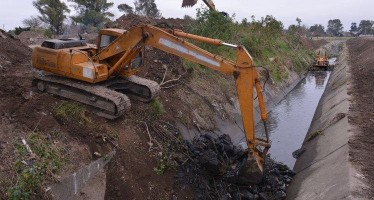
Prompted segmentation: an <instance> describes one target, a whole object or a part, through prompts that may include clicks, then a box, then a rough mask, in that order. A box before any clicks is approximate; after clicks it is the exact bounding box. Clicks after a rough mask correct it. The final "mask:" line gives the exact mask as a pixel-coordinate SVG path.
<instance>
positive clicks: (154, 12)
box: [118, 0, 161, 18]
mask: <svg viewBox="0 0 374 200" xmlns="http://www.w3.org/2000/svg"><path fill="white" fill-rule="evenodd" d="M118 10H119V11H121V12H124V13H125V14H134V13H135V14H137V15H140V16H147V17H151V18H160V17H161V12H160V10H158V8H157V5H156V3H155V0H136V1H134V8H133V7H131V6H130V5H128V4H125V3H123V4H119V5H118ZM134 10H135V11H134Z"/></svg>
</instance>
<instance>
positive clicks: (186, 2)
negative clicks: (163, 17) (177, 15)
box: [182, 0, 197, 7]
mask: <svg viewBox="0 0 374 200" xmlns="http://www.w3.org/2000/svg"><path fill="white" fill-rule="evenodd" d="M196 3H197V0H183V2H182V7H192V6H194V5H195V4H196Z"/></svg>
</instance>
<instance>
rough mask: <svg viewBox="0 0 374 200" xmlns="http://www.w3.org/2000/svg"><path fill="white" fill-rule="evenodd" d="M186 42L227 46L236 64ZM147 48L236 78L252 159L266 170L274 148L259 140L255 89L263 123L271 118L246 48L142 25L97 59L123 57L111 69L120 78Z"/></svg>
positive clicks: (112, 45) (105, 49)
mask: <svg viewBox="0 0 374 200" xmlns="http://www.w3.org/2000/svg"><path fill="white" fill-rule="evenodd" d="M182 38H187V39H191V40H194V41H199V42H205V43H209V44H212V45H216V46H221V45H226V46H229V47H232V48H235V49H236V51H237V58H236V61H235V62H234V61H231V60H228V59H226V58H223V57H221V56H218V55H215V54H212V53H210V52H208V51H205V50H203V49H201V48H200V47H197V46H196V45H193V44H191V43H189V42H187V41H186V40H184V39H182ZM143 46H151V47H154V48H157V49H160V50H162V51H165V52H167V53H170V54H174V55H176V56H179V57H182V58H185V59H188V60H190V61H192V62H195V63H198V64H200V65H203V66H205V67H208V68H210V69H213V70H215V71H219V72H221V73H224V74H229V75H233V76H234V77H235V84H236V89H237V94H238V99H239V103H240V110H241V114H242V120H243V127H244V132H245V136H246V141H247V145H248V149H249V157H250V158H255V159H256V161H257V165H258V167H259V169H260V170H261V171H262V170H263V164H264V159H265V156H266V154H267V151H268V149H269V148H270V142H269V140H268V139H267V140H262V139H259V138H256V137H255V131H254V130H255V129H254V117H253V101H254V100H253V99H254V98H253V93H254V91H253V88H254V87H255V88H256V92H257V96H258V101H259V106H260V110H261V119H262V120H263V121H266V119H267V114H266V110H265V103H264V99H263V95H262V88H261V85H260V80H259V77H258V73H257V71H256V67H255V66H254V63H253V59H252V57H251V55H250V54H249V53H248V51H247V50H246V49H245V48H244V47H243V46H237V45H232V44H227V43H224V42H222V41H221V40H218V39H211V38H206V37H202V36H197V35H193V34H188V33H184V32H182V31H180V30H164V29H160V28H157V27H154V26H150V25H141V26H139V27H135V28H132V29H130V30H129V31H127V32H125V33H124V34H123V35H121V36H119V37H118V38H117V39H116V40H115V41H113V42H112V43H111V44H110V45H109V46H107V47H106V48H104V49H102V50H101V51H100V52H99V53H98V55H97V57H98V58H100V60H102V61H105V59H107V58H110V57H113V56H118V55H122V56H121V57H120V59H118V61H117V63H115V64H114V65H113V66H112V67H111V68H110V69H109V75H108V76H111V75H113V73H114V72H118V73H120V74H126V73H122V72H123V71H126V69H125V66H127V64H128V63H129V62H130V61H131V60H132V59H133V58H134V57H135V56H136V55H137V54H138V53H139V51H140V49H141V48H142V47H143Z"/></svg>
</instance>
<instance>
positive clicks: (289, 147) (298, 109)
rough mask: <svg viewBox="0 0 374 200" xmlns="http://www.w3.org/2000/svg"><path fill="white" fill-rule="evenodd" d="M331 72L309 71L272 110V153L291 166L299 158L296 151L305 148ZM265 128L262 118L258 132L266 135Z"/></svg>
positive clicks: (270, 121)
mask: <svg viewBox="0 0 374 200" xmlns="http://www.w3.org/2000/svg"><path fill="white" fill-rule="evenodd" d="M329 76H330V72H329V71H311V72H309V73H308V74H307V75H306V77H305V78H304V79H303V80H302V81H301V82H300V83H299V84H298V85H297V86H296V87H295V88H294V89H293V90H292V91H291V92H290V93H289V94H287V95H286V96H285V98H284V99H283V100H282V101H280V102H279V103H278V105H277V106H276V107H275V108H274V109H273V110H272V111H271V112H269V114H268V118H269V119H268V121H267V127H268V131H269V135H270V140H271V141H272V146H271V148H270V156H271V157H272V158H274V159H275V160H277V161H280V162H283V163H284V164H286V165H288V166H289V167H290V168H293V166H294V164H295V161H296V159H295V158H293V156H292V152H294V151H295V150H297V149H299V148H301V145H302V143H303V141H304V138H305V136H306V134H307V131H308V129H309V126H310V124H311V121H312V118H313V115H314V113H315V110H316V108H317V105H318V102H319V100H320V98H321V96H322V94H323V92H324V90H325V87H326V84H327V81H328V79H329ZM264 132H265V131H264V128H263V124H262V122H260V123H258V124H257V125H256V135H258V136H264Z"/></svg>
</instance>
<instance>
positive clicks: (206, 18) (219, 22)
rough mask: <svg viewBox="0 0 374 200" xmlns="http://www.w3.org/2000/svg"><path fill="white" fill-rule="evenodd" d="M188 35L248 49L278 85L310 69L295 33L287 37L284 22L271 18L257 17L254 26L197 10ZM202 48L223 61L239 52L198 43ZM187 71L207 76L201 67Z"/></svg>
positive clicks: (306, 51)
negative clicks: (291, 73) (221, 57)
mask: <svg viewBox="0 0 374 200" xmlns="http://www.w3.org/2000/svg"><path fill="white" fill-rule="evenodd" d="M188 32H190V33H193V34H196V35H202V36H206V37H210V38H217V39H221V40H223V41H225V42H228V43H233V44H241V45H243V46H245V47H246V49H247V50H248V51H249V53H250V54H251V55H252V56H253V59H254V61H255V63H256V65H257V66H264V67H266V68H268V69H269V71H270V76H271V78H272V80H273V81H274V82H275V83H276V84H278V83H280V82H281V81H282V80H283V79H286V78H287V77H288V70H287V69H290V70H294V71H296V72H299V73H301V72H303V71H304V69H305V68H306V67H307V66H308V59H309V58H311V56H312V52H310V51H309V50H308V49H306V48H305V47H304V46H303V45H302V43H301V38H300V36H299V35H298V34H297V33H296V32H292V31H289V32H287V33H284V31H283V24H282V22H280V21H278V20H276V19H275V18H274V17H272V16H266V17H264V18H261V19H260V20H256V19H255V18H254V17H253V18H252V21H251V22H248V21H247V20H246V19H244V20H243V21H242V22H241V23H237V22H235V19H234V16H232V17H225V16H223V15H222V14H221V13H219V12H216V11H210V10H202V9H198V12H197V18H196V21H195V22H194V23H193V24H192V25H191V26H189V28H188ZM197 45H199V46H200V47H202V48H204V49H206V50H208V51H210V52H212V53H215V54H219V55H222V56H224V57H227V58H230V59H232V60H235V55H236V52H235V51H234V50H233V49H230V48H228V47H224V46H222V47H218V48H217V47H215V46H212V45H209V44H201V43H198V44H197ZM184 64H186V66H185V68H186V69H187V70H193V71H198V72H202V73H204V72H207V73H209V72H210V71H211V70H205V69H199V66H198V65H194V64H190V63H188V62H185V63H184Z"/></svg>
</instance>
